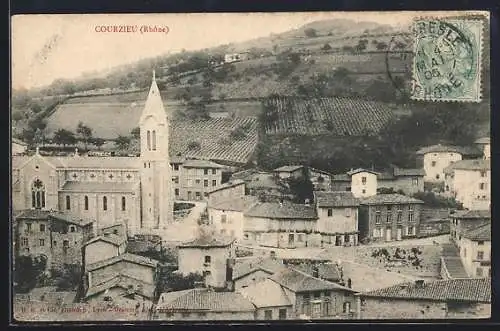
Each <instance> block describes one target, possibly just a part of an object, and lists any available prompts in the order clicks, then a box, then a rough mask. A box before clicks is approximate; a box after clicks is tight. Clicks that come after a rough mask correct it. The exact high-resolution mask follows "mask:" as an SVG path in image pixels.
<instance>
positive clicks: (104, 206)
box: [102, 197, 108, 210]
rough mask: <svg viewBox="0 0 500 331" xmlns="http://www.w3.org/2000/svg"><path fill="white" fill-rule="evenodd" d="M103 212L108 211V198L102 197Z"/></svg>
mask: <svg viewBox="0 0 500 331" xmlns="http://www.w3.org/2000/svg"><path fill="white" fill-rule="evenodd" d="M102 210H108V197H102Z"/></svg>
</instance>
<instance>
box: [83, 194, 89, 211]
mask: <svg viewBox="0 0 500 331" xmlns="http://www.w3.org/2000/svg"><path fill="white" fill-rule="evenodd" d="M83 205H84V206H83V208H84V209H85V210H89V197H88V196H84V197H83Z"/></svg>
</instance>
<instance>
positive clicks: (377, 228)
mask: <svg viewBox="0 0 500 331" xmlns="http://www.w3.org/2000/svg"><path fill="white" fill-rule="evenodd" d="M423 203H424V202H423V201H421V200H418V199H414V198H411V197H408V196H405V195H401V194H378V195H375V196H371V197H369V198H365V199H362V200H361V201H360V212H359V223H358V226H359V232H360V237H361V239H364V238H369V240H375V241H378V240H383V241H392V240H402V239H404V238H414V237H416V236H418V230H419V227H420V210H421V205H422V204H423Z"/></svg>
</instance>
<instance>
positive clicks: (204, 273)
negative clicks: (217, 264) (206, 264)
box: [203, 270, 212, 278]
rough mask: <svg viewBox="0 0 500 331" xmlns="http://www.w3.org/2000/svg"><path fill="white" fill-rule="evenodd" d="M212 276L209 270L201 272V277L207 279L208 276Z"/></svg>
mask: <svg viewBox="0 0 500 331" xmlns="http://www.w3.org/2000/svg"><path fill="white" fill-rule="evenodd" d="M211 274H212V272H210V271H209V270H205V271H203V277H205V278H206V277H209V276H210V275H211Z"/></svg>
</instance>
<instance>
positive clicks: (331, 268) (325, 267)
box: [293, 263, 341, 282]
mask: <svg viewBox="0 0 500 331" xmlns="http://www.w3.org/2000/svg"><path fill="white" fill-rule="evenodd" d="M293 268H294V269H297V270H300V271H302V272H305V273H307V274H309V275H311V276H312V275H313V273H314V268H317V269H318V278H321V279H325V280H328V281H330V282H337V281H339V280H340V279H341V277H340V271H339V268H338V267H337V266H336V265H335V264H333V263H321V264H317V265H314V264H310V263H307V264H299V265H296V266H293Z"/></svg>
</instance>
